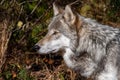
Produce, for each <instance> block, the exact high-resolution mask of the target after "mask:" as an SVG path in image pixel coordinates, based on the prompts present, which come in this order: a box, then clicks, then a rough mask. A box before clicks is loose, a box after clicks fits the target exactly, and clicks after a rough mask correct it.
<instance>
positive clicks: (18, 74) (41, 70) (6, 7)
mask: <svg viewBox="0 0 120 80" xmlns="http://www.w3.org/2000/svg"><path fill="white" fill-rule="evenodd" d="M74 1H75V0H0V80H92V79H85V78H84V77H81V76H80V75H77V74H75V73H74V72H73V71H72V70H70V69H69V68H67V67H66V65H65V63H64V61H63V59H62V57H61V55H59V54H57V55H52V54H50V55H39V54H37V53H35V52H32V49H31V48H32V46H33V45H34V44H35V43H36V42H37V41H39V40H40V39H42V38H43V37H44V36H45V34H46V32H47V26H48V24H49V23H50V19H51V18H52V16H53V9H52V4H53V2H56V3H57V4H59V5H60V6H61V7H63V8H64V7H65V5H67V4H70V3H72V2H74ZM77 1H78V2H76V3H75V4H73V5H72V8H73V10H75V11H76V12H78V13H79V14H81V15H82V16H85V17H89V18H92V19H94V20H96V21H98V22H99V23H101V24H106V25H110V26H113V27H120V0H77ZM59 53H60V52H59Z"/></svg>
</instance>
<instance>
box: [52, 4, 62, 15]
mask: <svg viewBox="0 0 120 80" xmlns="http://www.w3.org/2000/svg"><path fill="white" fill-rule="evenodd" d="M53 12H54V16H56V15H58V14H60V13H62V12H63V9H62V8H60V7H59V6H57V5H56V3H55V2H54V3H53Z"/></svg>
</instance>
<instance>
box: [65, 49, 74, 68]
mask: <svg viewBox="0 0 120 80" xmlns="http://www.w3.org/2000/svg"><path fill="white" fill-rule="evenodd" d="M71 55H74V53H73V52H72V51H71V49H69V48H66V52H65V54H64V56H63V58H64V61H65V63H66V64H67V66H68V67H70V68H74V62H73V61H71V59H70V57H71Z"/></svg>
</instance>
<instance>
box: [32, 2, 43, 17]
mask: <svg viewBox="0 0 120 80" xmlns="http://www.w3.org/2000/svg"><path fill="white" fill-rule="evenodd" d="M41 2H42V0H39V2H38V4H37V5H36V6H35V7H34V9H33V10H32V11H31V13H30V15H31V14H33V12H34V11H35V10H36V9H37V7H38V5H39V4H40V3H41Z"/></svg>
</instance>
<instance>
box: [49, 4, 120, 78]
mask: <svg viewBox="0 0 120 80" xmlns="http://www.w3.org/2000/svg"><path fill="white" fill-rule="evenodd" d="M55 7H57V6H54V8H55ZM66 7H67V9H65V10H64V11H63V12H62V13H59V14H58V13H57V15H54V17H53V19H52V21H51V23H50V24H49V27H48V31H50V30H51V29H55V30H58V31H60V33H62V34H63V35H65V36H66V37H68V38H69V39H70V46H69V48H70V50H71V53H72V54H71V55H70V56H69V59H70V61H71V62H72V65H73V66H72V67H70V68H72V69H73V70H75V71H77V72H79V73H80V74H81V75H82V76H85V77H87V78H89V77H91V76H92V78H93V79H94V80H120V30H119V29H118V28H113V27H110V26H107V25H102V24H99V23H97V22H96V21H94V20H91V19H89V18H85V17H83V16H81V15H79V14H75V13H73V12H72V10H71V8H70V7H69V6H68V5H67V6H66ZM56 9H58V8H56ZM68 9H69V10H68ZM57 12H59V11H57ZM65 14H66V15H65ZM67 14H69V15H67ZM74 19H75V20H76V19H77V21H78V23H80V25H75V24H74V23H75V22H74ZM72 22H73V23H72Z"/></svg>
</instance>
